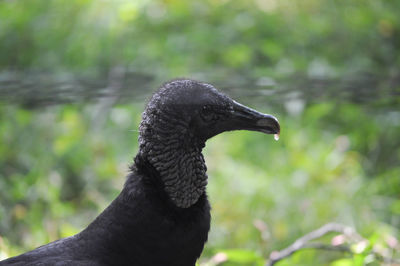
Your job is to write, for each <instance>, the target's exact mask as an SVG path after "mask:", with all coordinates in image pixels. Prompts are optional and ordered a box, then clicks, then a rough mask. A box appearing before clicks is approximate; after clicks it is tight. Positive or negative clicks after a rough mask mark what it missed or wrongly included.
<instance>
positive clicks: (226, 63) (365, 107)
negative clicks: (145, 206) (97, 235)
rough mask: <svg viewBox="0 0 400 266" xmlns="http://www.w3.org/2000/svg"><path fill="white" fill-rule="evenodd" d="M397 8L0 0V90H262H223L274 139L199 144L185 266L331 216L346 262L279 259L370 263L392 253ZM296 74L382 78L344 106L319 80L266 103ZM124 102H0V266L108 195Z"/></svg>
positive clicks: (308, 259) (135, 119) (130, 107)
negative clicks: (85, 83)
mask: <svg viewBox="0 0 400 266" xmlns="http://www.w3.org/2000/svg"><path fill="white" fill-rule="evenodd" d="M399 13H400V1H385V0H370V1H357V0H352V1H317V0H301V1H300V0H299V1H290V0H280V1H277V0H254V1H230V0H209V1H196V0H195V1H184V0H170V1H161V0H157V1H154V0H153V1H146V0H142V1H127V0H116V1H106V0H103V1H94V0H72V1H61V0H57V1H44V0H39V1H1V2H0V40H1V41H0V71H1V72H0V84H1V81H2V80H4V79H7V76H9V75H12V73H27V72H29V73H32V72H33V73H35V72H38V73H43V72H44V73H54V75H56V74H58V73H63V75H64V77H65V75H66V74H65V73H68V75H74V74H76V73H79V74H83V75H86V76H88V77H101V76H104V75H109V73H110V72H111V71H112V70H113V69H115V67H118V68H123V69H127V70H128V71H133V72H138V73H143V74H145V75H152V76H153V78H154V80H155V81H154V83H153V84H158V83H159V82H160V81H161V80H167V79H171V78H174V77H182V76H188V77H193V78H197V79H201V80H204V81H208V82H215V83H216V84H219V85H221V86H222V87H232V86H235V85H236V84H238V83H240V82H242V83H241V84H240V85H241V86H242V85H243V80H245V81H249V80H250V81H255V83H256V85H257V86H259V88H261V89H259V90H252V91H250V90H248V91H246V90H245V89H243V90H242V89H241V90H234V91H235V92H236V93H235V94H236V95H232V96H234V97H235V98H236V99H237V100H239V101H240V100H241V99H245V101H246V103H247V104H248V105H251V106H253V107H256V108H257V109H259V110H260V111H264V112H267V113H273V114H276V115H277V116H278V118H279V119H280V122H281V126H282V135H281V139H280V140H279V141H278V142H275V141H274V140H273V139H272V137H270V136H266V135H263V134H259V133H254V132H232V133H226V134H223V135H220V136H217V137H215V138H214V139H212V140H211V141H210V142H209V143H208V144H207V147H206V149H205V155H206V162H207V165H208V169H209V186H208V194H209V198H210V200H211V203H212V206H213V210H212V216H213V221H212V223H213V224H212V229H211V232H210V237H209V241H208V244H207V246H206V249H205V251H204V253H203V256H202V257H201V259H200V264H202V265H216V264H218V263H221V264H223V265H263V264H264V262H265V259H266V258H268V256H269V254H270V253H271V252H272V251H273V250H277V249H282V248H284V247H286V246H288V245H289V244H290V243H292V242H293V241H294V240H295V239H297V238H298V237H300V236H302V235H304V234H306V233H307V232H309V231H312V230H314V229H316V228H318V227H320V226H321V225H323V224H325V223H328V222H340V223H344V224H347V225H349V226H352V227H354V228H355V229H356V230H357V231H358V232H359V233H360V234H361V235H362V236H363V237H365V238H366V239H367V240H368V242H367V244H366V245H365V246H364V247H363V248H359V247H355V248H354V254H349V253H342V252H332V251H323V250H322V251H321V250H306V251H300V252H298V253H296V254H295V255H293V256H292V257H291V258H288V259H286V260H283V261H282V262H280V263H279V265H335V266H343V265H365V264H367V265H379V263H381V262H382V259H381V258H379V257H378V256H373V255H371V253H370V251H371V250H372V251H374V252H375V253H374V254H380V255H381V256H383V257H385V258H399V256H400V254H399V253H400V244H399V238H400V232H399V228H400V110H399V108H398V106H399V105H400V100H399V93H400V85H399V83H400V82H399V80H400V53H399V52H398V49H399V47H400V16H399ZM71 73H72V74H71ZM68 75H67V77H68ZM298 76H304V77H310V78H315V79H318V80H320V81H321V82H322V81H323V80H324V79H326V78H336V79H340V78H341V77H346V78H348V79H351V78H352V77H356V78H357V79H359V78H360V77H361V78H366V79H367V81H368V80H369V79H368V78H369V77H371V76H374V77H380V78H381V79H380V80H379V82H374V83H373V85H372V90H370V89H369V90H367V91H366V90H365V88H364V87H362V86H361V87H356V88H355V89H354V88H352V90H351V97H346V96H347V94H346V92H347V91H346V89H347V88H343V87H340V86H342V85H343V84H338V85H337V86H338V87H337V90H338V91H339V90H340V91H341V95H340V97H337V98H335V97H332V98H318V97H319V94H323V90H324V87H323V86H321V87H319V88H320V90H321V91H316V90H313V93H314V94H315V95H314V94H313V95H311V96H310V95H309V96H308V97H307V100H305V99H304V98H301V97H300V98H299V97H298V92H299V91H301V92H302V94H306V93H307V88H306V89H304V88H298V90H292V91H290V92H289V93H287V94H285V95H283V96H282V97H280V98H279V101H278V100H276V98H274V94H279V93H280V92H281V90H283V89H284V87H283V86H280V83H279V82H276V80H285V79H290V80H292V83H293V82H294V84H295V85H294V87H295V86H296V77H298ZM22 77H23V75H22ZM293 79H294V80H293ZM388 80H390V82H388ZM25 82H26V83H25V84H29V82H30V81H29V80H27V81H25ZM35 82H36V81H35ZM126 85H127V86H131V87H132V89H133V90H137V89H138V88H139V87H140V84H136V83H135V82H132V83H130V84H129V83H127V84H126ZM302 85H305V84H302ZM309 85H310V87H313V86H314V87H315V84H309ZM257 86H255V87H257ZM332 86H333V87H334V89H335V85H332V84H331V85H330V87H331V89H332ZM374 86H375V87H374ZM292 87H293V86H292ZM368 88H371V84H369V86H368ZM51 89H52V88H47V87H44V88H43V91H44V92H45V91H46V92H47V91H49V90H51ZM69 89H70V90H73V89H74V87H73V86H72V87H71V88H69ZM153 89H155V87H154V88H153ZM334 91H335V90H334ZM387 91H390V92H391V94H390V95H389V94H385V93H387ZM343 92H344V93H343ZM7 93H15V94H14V96H15V95H16V96H17V97H19V96H21V97H23V95H24V94H25V93H26V91H18V90H15V91H13V92H10V91H7ZM38 93H40V90H39V92H38ZM148 94H150V91H148ZM349 94H350V89H349ZM252 95H253V96H252ZM358 95H359V96H360V98H361V97H362V98H363V99H365V98H368V101H362V103H360V101H358V99H359V97H357V96H358ZM7 96H8V95H5V93H4V92H3V91H2V90H1V87H0V100H2V98H4V99H7ZM254 96H255V97H254ZM313 96H315V98H313ZM252 97H253V98H252ZM15 98H16V97H14V99H15ZM50 100H51V99H50ZM88 100H91V99H88ZM129 101H132V102H135V103H134V104H117V105H112V103H113V101H111V103H110V101H107V98H106V99H102V100H98V101H94V100H91V101H90V103H86V104H85V103H81V102H80V103H79V104H68V105H58V106H53V107H46V108H37V109H28V108H26V107H23V106H20V105H18V104H7V102H6V101H5V100H2V101H1V102H0V259H1V258H5V257H8V256H12V255H17V254H18V253H21V252H24V251H27V250H29V249H32V248H35V247H37V246H39V245H41V244H44V243H47V242H49V241H52V240H55V239H58V238H60V237H66V236H69V235H72V234H74V233H77V232H79V231H80V230H82V229H83V228H84V227H85V226H86V225H87V224H88V223H89V222H90V221H91V220H92V219H93V218H94V217H95V216H96V215H97V214H98V213H99V212H100V211H101V210H102V209H103V208H104V207H105V206H107V205H108V204H109V202H111V200H112V199H113V198H114V197H115V196H116V195H117V194H118V193H119V191H120V189H121V187H122V185H123V182H124V176H125V175H126V173H127V171H128V165H129V164H130V163H131V162H132V157H133V156H134V155H135V153H136V151H137V143H136V142H137V135H138V133H137V127H138V123H139V122H140V113H141V111H142V109H143V107H144V103H138V100H137V99H135V98H132V99H125V102H129ZM252 102H253V104H252ZM261 102H264V103H265V104H263V105H261V104H260V103H261ZM35 106H37V105H35ZM330 240H331V237H329V236H327V238H326V241H327V243H329V242H330ZM221 252H222V253H221ZM216 254H217V256H215V255H216ZM221 254H223V256H222V255H221Z"/></svg>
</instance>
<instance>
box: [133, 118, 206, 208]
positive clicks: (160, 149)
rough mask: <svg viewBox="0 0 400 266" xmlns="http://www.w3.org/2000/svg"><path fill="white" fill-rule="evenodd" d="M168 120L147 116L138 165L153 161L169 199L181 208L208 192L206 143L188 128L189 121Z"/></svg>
mask: <svg viewBox="0 0 400 266" xmlns="http://www.w3.org/2000/svg"><path fill="white" fill-rule="evenodd" d="M168 119H170V118H167V117H164V118H163V119H159V120H158V123H148V122H147V121H148V120H146V119H143V121H144V122H142V124H141V126H140V132H141V134H140V136H139V153H138V155H137V156H136V158H135V164H136V166H137V167H140V166H139V165H138V162H139V161H141V162H146V163H147V164H150V165H151V167H152V168H154V169H155V171H156V173H157V177H155V178H158V179H160V181H161V183H162V185H163V189H164V191H165V192H166V194H167V195H168V197H169V199H170V200H171V201H172V202H173V203H174V204H175V205H176V206H177V207H180V208H188V207H190V206H192V205H193V204H195V203H196V202H197V201H198V199H199V198H200V196H201V195H203V194H204V193H205V189H206V185H207V173H206V171H207V168H206V165H205V162H204V157H203V154H202V153H201V152H202V149H203V148H204V142H202V141H198V140H196V139H195V138H194V137H193V135H192V134H191V133H190V132H189V131H188V130H187V128H188V125H187V124H185V123H188V121H182V120H181V121H179V124H177V122H176V121H170V120H168ZM154 124H157V125H158V127H154Z"/></svg>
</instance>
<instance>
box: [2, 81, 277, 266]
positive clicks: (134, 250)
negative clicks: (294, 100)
mask: <svg viewBox="0 0 400 266" xmlns="http://www.w3.org/2000/svg"><path fill="white" fill-rule="evenodd" d="M231 130H252V131H260V132H263V133H266V134H277V135H276V136H279V132H280V126H279V123H278V121H277V119H276V118H275V117H273V116H271V115H266V114H262V113H259V112H257V111H255V110H253V109H250V108H248V107H246V106H244V105H241V104H239V103H237V102H235V101H233V100H232V99H230V98H229V97H227V96H226V95H224V94H222V93H220V92H219V91H217V89H215V88H214V87H213V86H212V85H210V84H206V83H201V82H197V81H193V80H185V79H180V80H174V81H171V82H168V83H165V84H164V85H163V86H161V88H160V89H159V90H158V91H157V92H156V93H155V94H154V95H153V96H152V98H151V99H150V101H149V103H148V104H147V106H146V108H145V111H144V112H143V116H142V122H141V124H140V133H139V151H138V153H137V155H136V157H135V159H134V163H133V165H132V166H131V167H130V170H131V171H130V174H129V175H128V177H127V180H126V183H125V185H124V187H123V189H122V192H121V193H120V194H119V195H118V196H117V198H116V199H115V200H114V201H113V202H112V203H111V204H110V205H109V206H108V207H107V208H106V209H105V210H104V211H103V212H102V213H101V214H100V215H99V216H98V217H97V218H96V219H95V220H94V221H93V222H92V223H91V224H90V225H89V226H88V227H87V228H86V229H84V230H83V231H82V232H80V233H78V234H76V235H74V236H71V237H68V238H64V239H60V240H57V241H55V242H52V243H50V244H47V245H44V246H41V247H39V248H37V249H35V250H32V251H29V252H27V253H24V254H22V255H19V256H16V257H13V258H9V259H6V260H3V261H2V262H0V265H1V266H4V265H15V266H16V265H21V266H22V265H24V266H26V265H135V266H155V265H163V266H168V265H171V266H190V265H195V263H196V260H197V259H198V258H199V256H200V254H201V252H202V250H203V246H204V243H205V242H206V241H207V235H208V231H209V229H210V205H209V202H208V199H207V195H206V185H207V174H206V170H207V168H206V165H205V162H204V158H203V155H202V149H203V148H204V146H205V142H206V140H207V139H209V138H211V137H213V136H215V135H217V134H219V133H222V132H224V131H231Z"/></svg>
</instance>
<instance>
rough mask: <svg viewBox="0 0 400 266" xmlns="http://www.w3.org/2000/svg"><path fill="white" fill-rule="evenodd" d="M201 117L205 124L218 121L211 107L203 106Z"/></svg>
mask: <svg viewBox="0 0 400 266" xmlns="http://www.w3.org/2000/svg"><path fill="white" fill-rule="evenodd" d="M200 116H201V118H202V119H203V121H205V122H210V121H213V120H216V119H217V115H216V114H215V113H214V112H213V110H212V108H211V107H210V106H203V109H202V110H201V113H200Z"/></svg>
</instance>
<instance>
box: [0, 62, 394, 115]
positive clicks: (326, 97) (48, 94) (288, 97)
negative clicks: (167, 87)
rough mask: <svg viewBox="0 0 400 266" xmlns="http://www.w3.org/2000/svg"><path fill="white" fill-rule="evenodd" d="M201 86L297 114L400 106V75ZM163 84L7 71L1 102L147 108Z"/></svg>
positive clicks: (144, 77)
mask: <svg viewBox="0 0 400 266" xmlns="http://www.w3.org/2000/svg"><path fill="white" fill-rule="evenodd" d="M194 78H195V79H196V77H194ZM201 80H202V81H206V82H210V83H212V84H214V85H215V86H216V87H217V88H219V89H220V90H222V91H224V92H226V93H228V94H229V95H230V96H231V97H233V98H235V99H238V100H239V101H242V102H244V103H247V104H252V105H257V106H259V105H265V104H268V105H276V106H283V107H285V108H286V110H287V111H289V112H296V110H297V109H300V108H302V106H304V105H305V104H308V103H319V102H325V101H336V102H338V103H343V102H349V103H354V104H360V105H365V106H368V107H370V108H378V109H389V110H398V109H399V106H400V73H399V74H387V75H383V74H381V75H377V74H371V73H357V74H352V75H348V76H344V77H340V78H338V77H336V78H332V77H324V76H317V77H315V76H311V77H310V76H309V75H307V74H301V73H299V74H294V75H291V76H288V77H286V78H284V79H273V78H270V77H262V78H257V79H252V78H247V77H244V76H240V75H235V76H234V78H232V77H225V78H220V79H218V80H204V78H203V79H201ZM162 82H163V81H161V80H158V79H157V78H155V77H153V76H151V75H148V74H143V73H137V72H129V71H126V70H125V69H123V68H114V69H112V70H111V71H109V72H106V73H104V74H99V73H96V74H79V73H65V72H64V73H59V72H58V73H51V72H32V71H31V72H11V71H6V72H0V102H2V103H6V104H17V105H22V106H24V107H25V108H30V109H31V108H32V109H34V108H42V107H46V106H51V105H59V104H65V103H87V102H96V101H98V100H107V101H109V102H110V103H111V104H117V103H129V102H143V101H145V100H146V99H148V98H149V95H150V94H151V93H152V92H153V91H154V90H156V88H157V87H159V86H160V84H161V83H162Z"/></svg>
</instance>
